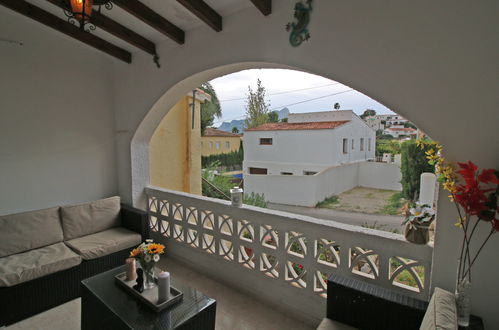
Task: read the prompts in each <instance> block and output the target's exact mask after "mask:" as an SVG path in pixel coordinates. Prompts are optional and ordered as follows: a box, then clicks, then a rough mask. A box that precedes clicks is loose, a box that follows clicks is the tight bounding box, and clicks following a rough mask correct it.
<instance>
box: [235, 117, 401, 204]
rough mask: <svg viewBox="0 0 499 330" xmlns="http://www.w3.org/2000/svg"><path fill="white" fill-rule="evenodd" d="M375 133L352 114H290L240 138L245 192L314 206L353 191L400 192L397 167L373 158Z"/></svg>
mask: <svg viewBox="0 0 499 330" xmlns="http://www.w3.org/2000/svg"><path fill="white" fill-rule="evenodd" d="M375 139H376V133H375V131H374V130H373V129H371V128H370V127H369V126H367V125H366V123H365V122H364V121H363V120H362V119H360V118H359V117H358V116H357V115H356V114H355V113H354V112H353V111H351V110H343V111H326V112H315V113H300V114H290V115H289V119H288V122H287V123H267V124H264V125H261V126H258V127H255V128H251V129H247V130H246V131H245V133H244V162H243V171H244V189H245V193H252V192H253V193H258V194H264V195H265V199H266V200H267V201H269V202H273V203H280V204H290V205H302V206H315V205H316V204H317V202H319V201H322V200H324V198H326V197H329V196H331V195H335V194H338V193H341V192H344V191H347V190H349V189H352V188H354V187H357V186H364V187H372V188H379V189H392V190H400V183H399V181H400V168H399V167H398V166H397V165H395V164H381V163H375V162H368V160H373V159H374V158H375V143H376V141H375Z"/></svg>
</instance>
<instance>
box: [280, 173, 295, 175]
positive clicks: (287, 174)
mask: <svg viewBox="0 0 499 330" xmlns="http://www.w3.org/2000/svg"><path fill="white" fill-rule="evenodd" d="M281 175H293V173H291V172H281Z"/></svg>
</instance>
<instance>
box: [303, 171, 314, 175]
mask: <svg viewBox="0 0 499 330" xmlns="http://www.w3.org/2000/svg"><path fill="white" fill-rule="evenodd" d="M316 174H317V172H314V171H303V175H316Z"/></svg>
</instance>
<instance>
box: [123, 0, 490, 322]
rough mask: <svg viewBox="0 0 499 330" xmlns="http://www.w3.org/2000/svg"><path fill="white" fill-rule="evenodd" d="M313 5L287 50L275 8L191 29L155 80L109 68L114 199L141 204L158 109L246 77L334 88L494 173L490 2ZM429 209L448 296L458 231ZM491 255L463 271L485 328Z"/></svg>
mask: <svg viewBox="0 0 499 330" xmlns="http://www.w3.org/2000/svg"><path fill="white" fill-rule="evenodd" d="M314 6H315V9H314V14H313V18H312V21H311V24H310V27H309V28H310V31H311V39H310V40H309V41H308V42H306V43H304V44H303V45H302V46H300V47H298V48H293V47H291V46H290V45H289V43H288V34H287V32H286V31H285V30H284V28H283V26H284V25H285V24H286V23H287V22H289V21H290V20H291V19H292V17H293V4H290V2H289V1H286V0H276V1H273V13H272V15H270V16H268V17H263V16H262V15H261V14H260V13H259V12H258V11H256V10H255V9H254V8H248V9H247V10H245V11H243V12H240V13H237V14H235V15H232V16H230V17H227V18H224V31H223V32H221V33H218V34H216V33H215V32H213V31H212V30H210V29H209V28H208V27H204V26H203V27H201V28H199V29H198V30H195V31H191V32H190V33H188V34H187V42H186V44H185V45H183V46H177V45H173V43H171V42H165V43H163V44H161V45H160V47H159V52H160V55H162V56H163V60H162V62H163V66H162V68H161V69H160V70H157V69H156V68H155V67H154V66H153V65H152V63H151V60H150V57H149V56H148V55H145V54H141V53H140V54H136V55H135V56H134V64H132V65H126V64H122V63H118V62H116V64H115V70H116V71H115V72H116V74H115V93H114V94H115V109H116V125H117V127H116V128H117V130H118V131H119V132H120V134H119V135H118V171H119V189H120V194H121V195H122V197H124V198H125V199H126V200H128V201H130V202H131V201H134V203H135V204H136V205H138V206H142V207H143V206H144V205H145V203H144V202H145V200H144V198H143V196H144V195H143V187H144V186H145V185H146V184H147V182H148V172H147V169H148V164H147V163H145V164H144V161H143V159H147V158H148V152H147V143H148V141H149V138H150V136H151V134H152V132H153V131H154V128H155V127H156V125H157V124H158V123H159V120H160V119H161V118H162V117H163V116H164V114H165V113H166V111H167V110H165V109H169V108H171V106H173V104H175V102H176V101H177V100H178V99H179V98H180V97H181V95H183V94H184V93H186V92H187V91H189V90H190V89H192V88H193V87H195V86H197V85H199V84H200V83H202V82H204V81H206V80H209V79H212V78H215V77H217V76H220V75H223V74H227V73H230V72H234V71H237V70H241V69H245V68H253V67H286V66H287V67H290V68H299V69H302V70H305V71H308V72H311V73H316V74H321V75H323V76H325V77H328V78H331V79H334V80H337V81H340V82H342V83H344V84H346V85H348V86H350V87H352V88H354V89H356V90H359V91H361V92H363V93H364V94H366V95H369V96H370V97H372V98H374V99H375V100H377V101H379V102H381V103H383V104H384V105H386V106H387V107H389V108H391V109H394V110H396V111H397V112H398V113H400V115H402V116H403V117H404V118H407V119H408V120H410V121H411V122H413V123H414V124H415V125H416V126H418V127H420V128H421V129H422V130H423V131H425V132H426V133H428V134H429V135H430V136H432V137H433V138H435V139H437V140H439V141H440V142H441V143H442V144H443V145H444V146H445V148H446V149H445V156H446V157H447V158H448V159H449V160H460V161H463V160H464V161H465V160H468V159H472V160H474V161H475V162H476V163H477V164H478V165H479V166H481V167H496V168H497V167H499V144H497V143H496V144H494V143H492V142H493V141H498V140H499V131H498V130H497V123H498V121H499V112H498V111H497V109H499V96H498V93H497V86H498V85H499V75H498V74H497V72H498V71H499V62H498V61H497V58H498V57H499V44H498V43H497V35H498V34H499V25H498V24H497V17H496V16H497V14H496V13H497V12H499V2H497V1H496V0H484V1H481V2H480V5H479V6H478V5H476V3H473V2H470V1H467V0H457V1H456V0H442V1H438V2H435V1H431V0H424V1H413V2H393V1H389V0H381V1H376V2H366V1H335V2H331V1H317V2H315V3H314ZM352 17H355V18H356V20H355V21H356V22H357V24H352V22H351V18H352ZM248 27H251V29H250V30H248ZM477 36H480V37H477ZM207 40H209V45H210V47H206V41H207ZM463 45H466V47H463ZM429 103H431V106H429ZM470 104H473V121H472V122H471V123H470V121H469V120H467V118H469V105H470ZM132 140H133V141H132ZM484 144H486V146H485V145H484ZM130 146H131V148H130ZM481 146H483V147H481ZM491 148H492V149H491ZM132 155H133V156H132ZM440 196H444V197H445V196H446V194H440ZM440 204H441V205H439V219H440V221H439V222H438V223H437V228H436V240H437V241H436V243H435V250H434V251H435V256H434V268H433V274H432V280H433V283H434V285H436V286H439V287H442V288H445V289H449V290H453V288H454V285H455V274H456V272H455V269H456V259H457V255H458V251H459V243H460V240H459V238H460V232H459V230H458V229H457V228H455V226H453V223H454V219H455V218H456V214H455V209H454V208H452V206H451V205H450V204H449V203H448V201H447V200H445V199H444V198H443V197H441V199H440ZM487 225H488V224H483V226H484V227H487ZM484 230H487V229H486V228H484ZM498 249H499V240H497V239H494V240H493V241H491V242H490V244H489V246H488V247H487V248H486V249H485V250H484V251H483V254H482V256H481V260H480V261H479V262H478V263H477V264H476V265H475V267H476V268H475V273H474V284H473V300H474V303H473V312H474V313H477V314H480V315H481V316H483V317H484V319H485V325H486V327H487V328H494V327H497V326H499V314H498V313H496V311H495V307H494V304H493V302H494V299H495V297H497V296H499V285H497V284H496V283H495V280H496V278H497V276H498V275H499V265H497V264H494V263H490V262H488V261H487V260H494V258H495V254H494V253H495V251H497V250H498Z"/></svg>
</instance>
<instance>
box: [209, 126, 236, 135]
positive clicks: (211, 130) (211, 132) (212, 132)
mask: <svg viewBox="0 0 499 330" xmlns="http://www.w3.org/2000/svg"><path fill="white" fill-rule="evenodd" d="M203 136H221V137H241V136H242V135H241V134H234V133H231V132H226V131H222V130H219V129H216V128H213V127H206V128H205V130H204V134H203Z"/></svg>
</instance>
